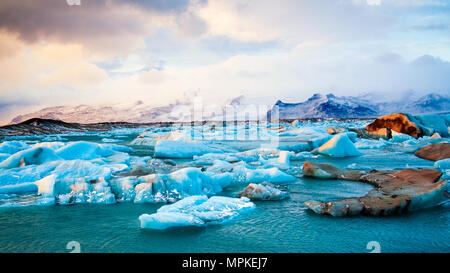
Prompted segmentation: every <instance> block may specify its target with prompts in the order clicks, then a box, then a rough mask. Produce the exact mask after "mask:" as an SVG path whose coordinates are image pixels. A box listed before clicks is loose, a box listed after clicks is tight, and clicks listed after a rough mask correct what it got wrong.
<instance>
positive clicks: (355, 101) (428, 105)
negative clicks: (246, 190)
mask: <svg viewBox="0 0 450 273" xmlns="http://www.w3.org/2000/svg"><path fill="white" fill-rule="evenodd" d="M275 107H278V111H279V117H280V118H282V119H295V118H362V117H376V116H380V115H385V114H390V113H398V112H403V113H411V114H424V113H438V112H446V111H450V98H448V97H444V96H441V95H439V94H428V95H426V96H423V97H419V98H416V99H414V97H410V98H402V99H401V100H399V101H391V102H380V101H379V96H378V98H377V95H376V94H371V93H368V94H364V95H361V96H347V97H336V96H334V95H333V94H327V95H322V94H314V95H313V96H312V97H310V98H309V99H308V100H306V101H304V102H300V103H284V102H282V101H280V100H279V101H277V102H276V103H275V105H274V107H273V108H272V110H271V111H270V113H269V114H271V112H272V111H273V110H274V108H275Z"/></svg>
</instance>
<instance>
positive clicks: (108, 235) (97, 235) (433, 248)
mask: <svg viewBox="0 0 450 273" xmlns="http://www.w3.org/2000/svg"><path fill="white" fill-rule="evenodd" d="M136 135H137V134H136ZM136 135H129V136H128V138H122V139H121V142H119V143H118V144H125V145H126V144H128V143H129V141H130V140H132V139H134V138H135V137H136ZM101 139H102V136H65V141H79V140H87V141H92V142H100V141H101ZM30 140H32V139H28V140H27V141H30ZM361 151H363V153H364V155H363V156H360V157H348V158H330V157H324V156H320V157H317V158H308V160H311V161H316V162H321V163H331V164H334V165H335V166H338V167H340V168H362V169H364V168H366V169H367V168H377V169H404V168H432V167H433V162H430V161H426V160H422V159H419V158H417V157H415V156H414V154H412V153H407V152H401V151H396V150H389V149H380V148H377V149H364V150H361ZM130 154H132V155H133V156H143V155H153V150H152V148H151V149H146V148H145V147H144V148H143V147H135V148H134V151H133V152H132V153H130ZM305 160H306V159H305ZM305 160H298V161H292V162H291V164H292V165H291V167H290V168H289V170H287V171H286V172H287V173H291V174H296V175H297V179H296V180H295V181H293V182H289V183H284V184H282V185H281V187H282V188H283V189H284V190H286V191H288V192H289V193H290V198H289V199H285V200H282V201H255V202H254V203H255V204H256V209H255V210H253V211H250V212H248V213H244V214H242V215H239V216H238V217H237V218H236V219H234V220H233V221H231V222H229V223H226V224H223V225H208V226H206V227H179V228H172V229H168V230H162V231H158V230H146V229H141V228H140V226H139V220H138V217H139V216H140V215H141V214H144V213H147V214H151V213H154V212H156V210H157V209H158V208H159V207H161V206H162V205H164V204H161V203H139V204H137V203H132V202H119V203H115V204H90V203H84V204H68V205H39V206H36V205H27V206H8V205H7V204H18V203H21V202H25V203H26V201H23V200H32V199H33V198H36V197H35V195H33V194H30V195H28V196H18V197H14V198H16V199H17V200H16V199H14V198H9V199H1V200H0V201H1V202H0V203H1V204H2V205H3V207H0V231H1V232H0V252H70V250H68V249H66V245H67V243H68V242H70V241H76V242H79V243H80V247H81V252H370V250H368V249H367V248H366V247H367V244H368V243H369V242H371V241H376V242H378V243H379V244H380V247H381V252H450V241H449V240H448V238H450V230H449V226H450V225H449V224H450V204H449V202H445V203H443V204H441V205H439V206H436V207H433V208H429V209H426V210H421V211H417V212H414V213H407V214H405V215H401V216H390V217H380V218H376V217H365V216H358V217H345V218H333V217H327V216H322V215H317V214H314V213H313V212H311V211H309V210H307V208H306V206H305V205H304V204H303V202H305V201H308V200H318V201H327V200H336V199H341V198H346V197H354V196H362V195H364V194H365V193H367V192H368V191H369V190H370V189H372V186H370V185H367V184H363V183H359V182H349V181H339V180H317V179H311V178H305V177H302V176H301V175H298V174H300V173H301V166H302V165H303V163H304V162H305ZM175 161H176V163H177V167H180V166H183V164H189V162H190V161H189V160H181V159H178V160H175ZM245 186H246V184H245V185H244V184H243V185H240V184H238V185H231V186H228V187H226V188H225V189H224V191H222V192H220V193H218V194H217V195H223V196H231V197H236V196H237V194H238V193H239V192H240V191H241V190H242V189H243V188H245ZM5 205H6V206H5Z"/></svg>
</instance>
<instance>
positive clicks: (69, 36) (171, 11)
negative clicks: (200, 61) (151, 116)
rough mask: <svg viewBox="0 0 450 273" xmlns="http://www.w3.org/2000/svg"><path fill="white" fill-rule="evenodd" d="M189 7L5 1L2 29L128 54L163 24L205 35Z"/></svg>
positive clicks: (99, 0) (182, 3) (159, 0)
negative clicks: (189, 12)
mask: <svg viewBox="0 0 450 273" xmlns="http://www.w3.org/2000/svg"><path fill="white" fill-rule="evenodd" d="M189 3H190V2H189V1H188V0H173V1H167V0H155V1H125V0H93V1H81V5H72V6H71V5H68V4H67V3H66V1H61V0H21V1H15V0H3V1H1V2H0V29H3V30H6V31H9V32H12V33H18V35H19V38H20V39H22V40H24V41H26V42H27V43H36V42H40V41H42V40H44V41H53V42H61V43H77V44H82V45H84V46H86V47H87V48H89V49H90V50H93V51H96V52H97V53H103V54H122V55H125V54H127V53H129V52H130V51H132V50H134V49H137V48H140V47H142V46H143V45H144V42H143V41H144V40H143V39H144V37H145V36H146V35H151V33H152V31H154V30H155V29H156V28H158V27H160V26H169V27H173V28H178V27H179V28H180V30H179V31H180V32H183V31H186V32H187V34H188V35H193V34H196V33H198V32H199V31H200V32H201V30H198V28H199V27H200V26H199V25H200V24H201V23H199V22H196V21H195V19H196V18H194V17H193V16H189V15H182V16H181V14H183V12H185V11H186V10H187V8H188V6H189ZM178 15H180V16H181V17H180V18H178V19H177V16H178ZM183 18H184V19H183ZM177 20H178V21H177ZM180 20H181V21H180ZM196 25H197V26H196ZM196 28H197V30H196Z"/></svg>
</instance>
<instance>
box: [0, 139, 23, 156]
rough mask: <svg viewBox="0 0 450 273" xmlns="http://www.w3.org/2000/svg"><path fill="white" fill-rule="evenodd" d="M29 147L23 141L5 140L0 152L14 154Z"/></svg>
mask: <svg viewBox="0 0 450 273" xmlns="http://www.w3.org/2000/svg"><path fill="white" fill-rule="evenodd" d="M28 148H30V146H29V145H28V144H26V143H24V142H22V141H5V142H2V143H1V144H0V153H4V154H10V155H12V154H15V153H17V152H19V151H22V150H25V149H28Z"/></svg>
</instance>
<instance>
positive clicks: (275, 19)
mask: <svg viewBox="0 0 450 273" xmlns="http://www.w3.org/2000/svg"><path fill="white" fill-rule="evenodd" d="M197 14H198V16H199V17H200V18H202V19H203V20H205V21H206V22H207V24H208V27H209V28H208V29H209V33H211V34H213V35H226V36H229V37H232V38H234V39H238V40H243V41H268V40H275V39H287V40H294V42H295V43H298V42H299V41H301V40H316V39H319V38H322V39H323V38H324V37H326V38H328V39H333V40H348V39H359V38H362V37H370V36H376V35H379V34H381V33H382V31H383V30H384V28H385V26H386V25H388V24H389V23H390V22H391V21H392V20H393V18H392V17H391V16H388V15H386V14H384V13H380V12H374V11H373V10H372V9H370V8H368V7H367V6H362V5H354V4H353V3H352V2H351V1H326V0H316V1H295V0H292V1H291V0H286V1H283V3H282V5H281V4H277V3H274V2H273V1H244V2H243V1H235V0H217V1H210V2H208V4H206V5H204V6H202V7H201V8H199V9H198V11H197ZM361 30H364V31H361Z"/></svg>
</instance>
